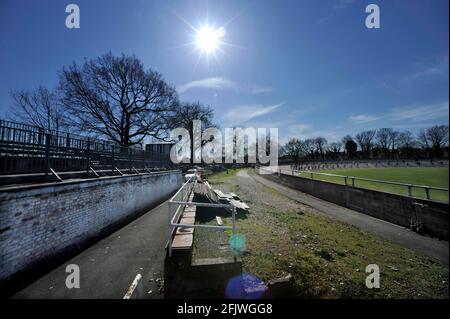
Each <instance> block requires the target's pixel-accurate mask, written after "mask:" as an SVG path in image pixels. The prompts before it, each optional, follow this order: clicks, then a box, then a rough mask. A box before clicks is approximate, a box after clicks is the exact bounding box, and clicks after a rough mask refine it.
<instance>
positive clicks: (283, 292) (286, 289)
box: [267, 274, 292, 298]
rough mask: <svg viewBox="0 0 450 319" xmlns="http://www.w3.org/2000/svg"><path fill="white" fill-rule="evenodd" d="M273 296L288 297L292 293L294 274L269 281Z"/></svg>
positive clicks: (268, 284) (268, 285)
mask: <svg viewBox="0 0 450 319" xmlns="http://www.w3.org/2000/svg"><path fill="white" fill-rule="evenodd" d="M267 287H268V288H269V290H270V293H271V294H272V297H273V298H281V297H288V296H290V294H291V293H292V275H291V274H288V275H286V276H284V277H280V278H276V279H271V280H269V281H268V282H267Z"/></svg>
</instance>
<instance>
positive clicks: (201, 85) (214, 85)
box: [177, 77, 237, 93]
mask: <svg viewBox="0 0 450 319" xmlns="http://www.w3.org/2000/svg"><path fill="white" fill-rule="evenodd" d="M192 89H214V90H226V89H234V90H235V89H237V85H236V83H234V82H233V81H230V80H227V79H224V78H219V77H211V78H206V79H201V80H195V81H191V82H189V83H186V84H183V85H179V86H177V91H178V92H179V93H184V92H186V91H189V90H192Z"/></svg>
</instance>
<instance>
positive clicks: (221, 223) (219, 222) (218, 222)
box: [216, 216, 223, 226]
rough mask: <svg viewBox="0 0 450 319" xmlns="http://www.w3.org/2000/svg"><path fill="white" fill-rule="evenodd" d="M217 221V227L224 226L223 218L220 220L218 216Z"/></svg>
mask: <svg viewBox="0 0 450 319" xmlns="http://www.w3.org/2000/svg"><path fill="white" fill-rule="evenodd" d="M216 221H217V225H219V226H222V225H223V221H222V218H220V216H216Z"/></svg>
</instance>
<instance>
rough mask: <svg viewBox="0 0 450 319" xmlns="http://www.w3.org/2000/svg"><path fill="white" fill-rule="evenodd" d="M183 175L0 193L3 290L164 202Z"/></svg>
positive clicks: (172, 173) (164, 174) (111, 179)
mask: <svg viewBox="0 0 450 319" xmlns="http://www.w3.org/2000/svg"><path fill="white" fill-rule="evenodd" d="M181 183H182V175H181V173H180V172H179V171H170V172H161V173H151V174H145V175H144V174H143V175H132V176H123V177H103V178H99V179H91V180H84V181H77V182H73V181H72V182H62V183H57V184H51V185H34V186H28V187H24V186H21V187H15V188H12V189H9V190H3V191H1V193H0V284H1V282H3V281H6V280H7V279H10V277H11V276H12V275H14V274H15V273H17V272H20V271H22V270H25V269H30V268H32V267H33V265H35V264H37V263H38V262H40V261H42V260H45V259H46V258H49V257H51V256H54V255H57V254H58V253H61V252H63V251H67V250H68V249H71V248H73V247H76V246H77V245H79V244H81V243H83V242H86V241H87V240H91V239H93V238H96V237H98V236H99V234H100V233H101V231H102V230H104V229H106V228H107V227H109V226H110V225H112V224H114V223H117V222H120V221H121V220H123V219H126V218H127V217H129V216H130V215H133V214H134V213H136V212H138V211H141V210H144V209H147V208H150V207H152V206H153V205H156V204H157V203H159V202H161V201H162V200H164V199H166V198H167V197H168V196H169V195H170V194H172V193H173V192H174V191H176V189H177V188H179V186H180V185H181Z"/></svg>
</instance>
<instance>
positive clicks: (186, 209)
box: [184, 205, 197, 213]
mask: <svg viewBox="0 0 450 319" xmlns="http://www.w3.org/2000/svg"><path fill="white" fill-rule="evenodd" d="M196 210H197V207H196V206H195V205H189V206H186V207H185V208H184V212H186V213H187V212H195V211H196Z"/></svg>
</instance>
